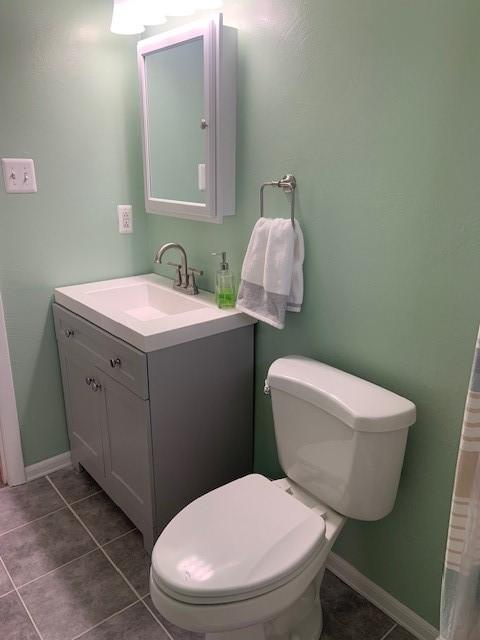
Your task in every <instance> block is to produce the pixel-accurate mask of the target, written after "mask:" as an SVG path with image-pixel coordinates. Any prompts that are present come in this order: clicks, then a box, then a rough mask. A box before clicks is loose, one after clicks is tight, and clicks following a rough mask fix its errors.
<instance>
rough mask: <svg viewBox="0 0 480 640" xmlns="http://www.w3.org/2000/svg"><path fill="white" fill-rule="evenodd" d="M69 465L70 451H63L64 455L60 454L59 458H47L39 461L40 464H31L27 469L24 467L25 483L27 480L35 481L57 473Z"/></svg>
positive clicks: (70, 461)
mask: <svg viewBox="0 0 480 640" xmlns="http://www.w3.org/2000/svg"><path fill="white" fill-rule="evenodd" d="M71 464H72V458H71V456H70V451H65V453H61V454H60V455H59V456H53V458H47V459H46V460H41V462H36V463H35V464H31V465H29V466H28V467H25V473H26V475H27V482H28V481H29V480H35V478H41V477H42V476H46V475H48V474H49V473H53V472H54V471H58V470H59V469H64V468H65V467H69V466H70V465H71Z"/></svg>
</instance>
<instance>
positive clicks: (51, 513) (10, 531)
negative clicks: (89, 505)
mask: <svg viewBox="0 0 480 640" xmlns="http://www.w3.org/2000/svg"><path fill="white" fill-rule="evenodd" d="M64 509H65V507H60V508H59V509H55V510H54V511H49V512H48V513H45V514H44V515H43V516H39V517H38V518H34V519H33V520H29V522H25V523H24V524H19V525H18V527H13V528H12V529H8V530H7V531H3V533H0V538H3V536H6V535H7V534H8V533H13V532H14V531H18V529H23V527H28V525H29V524H33V523H34V522H38V521H39V520H43V519H44V518H48V516H51V515H53V514H54V513H58V512H59V511H63V510H64Z"/></svg>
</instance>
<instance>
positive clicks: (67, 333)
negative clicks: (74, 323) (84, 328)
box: [65, 329, 75, 338]
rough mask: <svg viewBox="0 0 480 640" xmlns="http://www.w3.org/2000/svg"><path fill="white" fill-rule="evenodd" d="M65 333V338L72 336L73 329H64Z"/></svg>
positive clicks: (73, 333)
mask: <svg viewBox="0 0 480 640" xmlns="http://www.w3.org/2000/svg"><path fill="white" fill-rule="evenodd" d="M65 335H66V337H67V338H73V336H74V335H75V331H74V330H73V329H65Z"/></svg>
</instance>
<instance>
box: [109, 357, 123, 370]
mask: <svg viewBox="0 0 480 640" xmlns="http://www.w3.org/2000/svg"><path fill="white" fill-rule="evenodd" d="M110 366H111V367H112V369H115V367H121V366H122V361H121V360H120V358H110Z"/></svg>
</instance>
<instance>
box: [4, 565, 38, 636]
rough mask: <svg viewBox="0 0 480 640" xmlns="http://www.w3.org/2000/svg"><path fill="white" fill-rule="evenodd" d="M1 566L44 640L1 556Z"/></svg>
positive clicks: (34, 626)
mask: <svg viewBox="0 0 480 640" xmlns="http://www.w3.org/2000/svg"><path fill="white" fill-rule="evenodd" d="M0 564H1V565H2V566H3V568H4V570H5V572H6V574H7V576H8V577H9V579H10V582H11V583H12V585H13V589H14V591H15V593H16V594H17V597H18V599H19V600H20V602H21V603H22V605H23V608H24V609H25V611H26V613H27V616H28V617H29V618H30V622H31V623H32V626H33V628H34V629H35V631H36V633H37V635H38V637H39V638H40V640H43V638H42V634H41V633H40V631H39V629H38V627H37V624H36V622H35V620H34V619H33V616H32V614H31V613H30V611H29V610H28V607H27V605H26V604H25V600H24V599H23V598H22V595H21V593H20V592H19V590H18V589H17V587H16V586H15V583H14V582H13V580H12V576H11V575H10V572H9V570H8V569H7V567H6V566H5V563H4V561H3V559H2V557H1V556H0Z"/></svg>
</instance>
